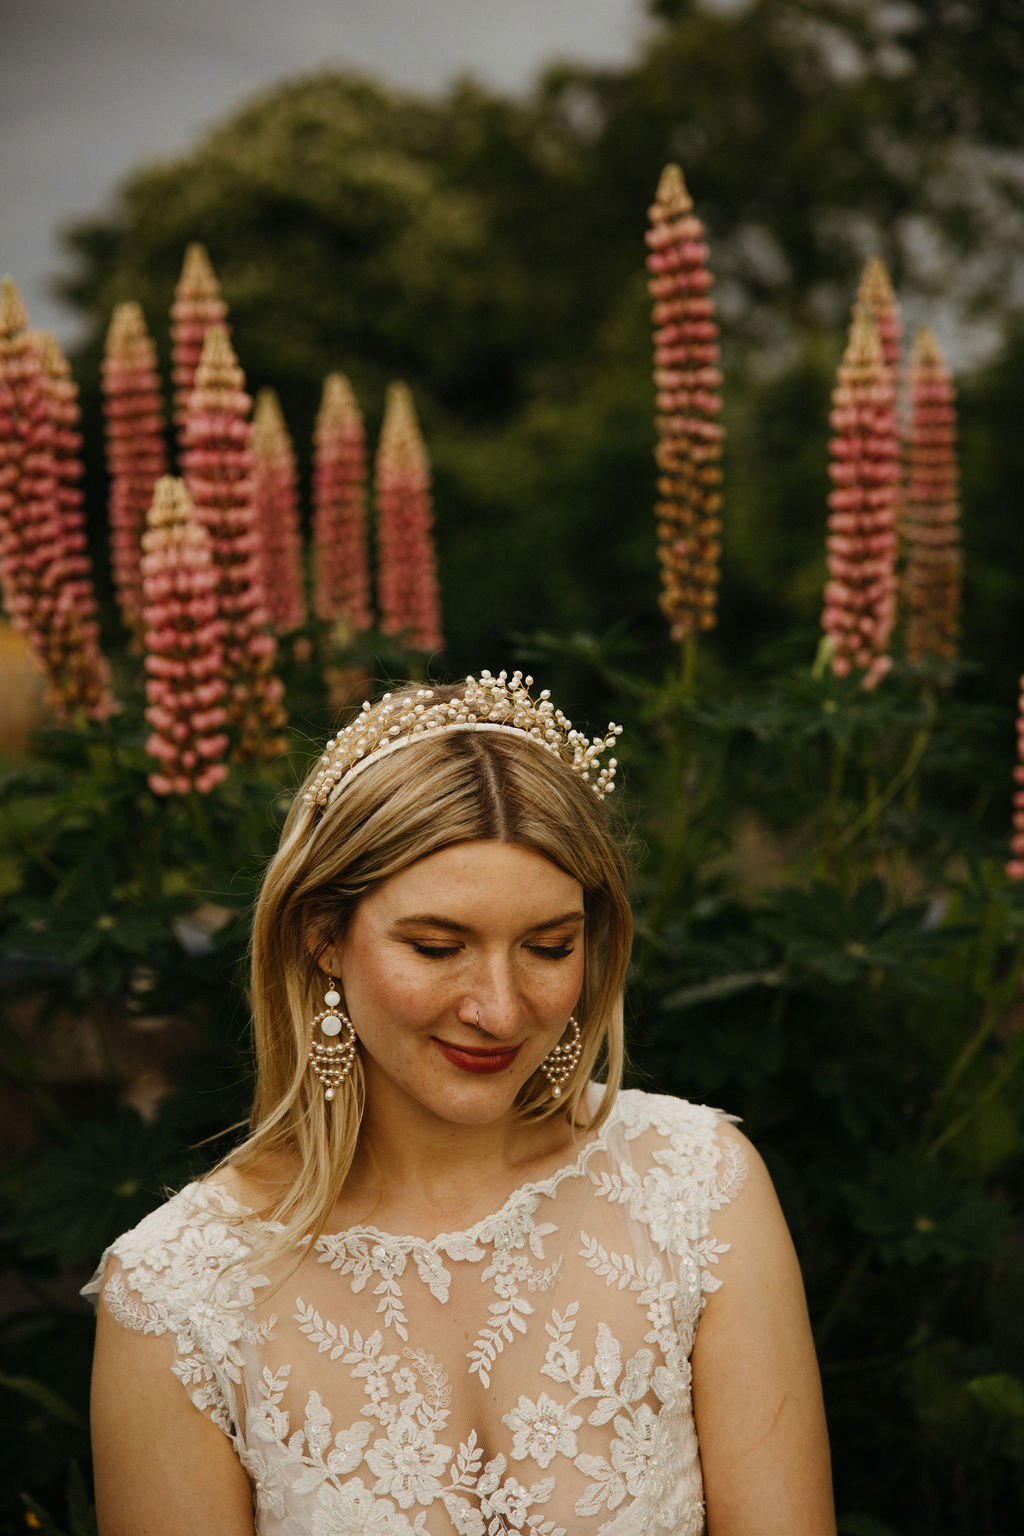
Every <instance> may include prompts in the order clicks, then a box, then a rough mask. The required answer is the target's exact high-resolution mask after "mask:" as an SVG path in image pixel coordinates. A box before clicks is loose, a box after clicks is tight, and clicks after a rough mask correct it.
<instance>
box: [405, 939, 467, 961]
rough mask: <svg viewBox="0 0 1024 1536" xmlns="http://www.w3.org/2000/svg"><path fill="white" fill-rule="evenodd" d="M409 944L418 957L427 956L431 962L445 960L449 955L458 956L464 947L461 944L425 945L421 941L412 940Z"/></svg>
mask: <svg viewBox="0 0 1024 1536" xmlns="http://www.w3.org/2000/svg"><path fill="white" fill-rule="evenodd" d="M409 943H410V944H411V945H412V947H413V949H414V950H415V951H416V953H417V954H418V955H427V956H429V957H430V959H431V960H444V959H445V958H447V956H449V955H457V954H458V952H459V950H460V949H461V947H462V946H461V945H460V944H424V943H423V941H422V940H420V939H410V940H409Z"/></svg>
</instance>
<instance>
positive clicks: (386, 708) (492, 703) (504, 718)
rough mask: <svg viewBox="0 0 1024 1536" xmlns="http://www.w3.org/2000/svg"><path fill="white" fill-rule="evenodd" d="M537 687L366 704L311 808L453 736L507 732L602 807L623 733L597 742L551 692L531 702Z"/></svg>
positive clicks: (500, 683) (468, 689) (521, 682)
mask: <svg viewBox="0 0 1024 1536" xmlns="http://www.w3.org/2000/svg"><path fill="white" fill-rule="evenodd" d="M532 686H533V678H532V677H524V676H523V674H522V673H521V672H513V673H512V676H511V677H509V675H508V673H507V672H499V673H498V675H497V677H494V676H492V674H491V673H490V672H481V673H480V677H479V679H477V678H475V677H467V678H466V681H465V684H464V686H463V688H462V692H461V693H460V695H459V696H458V697H456V698H452V699H446V698H443V697H438V694H437V692H436V691H435V690H434V689H433V688H418V689H417V690H416V692H415V693H402V694H399V695H397V696H393V695H392V694H390V693H386V694H384V696H383V698H381V699H380V700H379V701H378V702H377V703H376V704H371V703H369V701H367V702H365V703H364V704H363V706H362V708H361V710H360V711H359V714H358V715H357V716H356V718H355V719H354V720H353V721H352V723H351V724H350V725H346V726H345V727H344V728H343V729H342V730H340V731H339V732H338V734H337V735H336V736H332V737H331V739H330V741H329V742H328V743H327V746H326V747H325V749H324V755H323V757H322V758H321V759H320V767H319V770H318V772H317V774H316V777H315V778H314V779H313V782H312V784H311V785H310V787H309V788H308V789H307V790H306V792H305V794H304V795H303V799H304V801H305V803H306V804H307V805H308V806H310V807H312V808H316V807H320V808H323V807H324V806H327V805H329V804H330V802H331V800H332V799H333V798H334V796H335V795H336V794H338V793H339V792H340V791H341V790H342V789H344V788H345V786H346V784H351V782H352V780H353V779H354V778H356V777H357V775H359V774H360V773H362V772H363V770H364V768H369V766H370V765H371V763H375V762H376V761H377V760H378V758H381V757H386V756H387V755H388V754H389V753H391V752H398V751H399V750H400V749H401V748H402V747H407V746H409V745H410V744H411V743H413V742H416V741H426V740H428V739H429V738H431V737H434V736H442V735H445V734H446V733H447V732H449V731H509V732H511V733H512V734H514V735H516V736H522V737H524V738H525V739H526V740H527V741H532V742H536V744H537V746H538V747H542V748H543V749H544V751H545V752H551V753H552V754H553V755H554V756H555V757H557V758H559V759H560V760H561V761H562V762H563V763H565V765H566V767H567V768H571V769H572V771H573V773H575V774H577V775H578V776H579V777H580V778H581V779H582V780H583V782H584V784H586V785H588V786H589V787H590V788H591V789H592V790H593V791H594V793H595V795H597V796H598V797H599V798H600V799H602V800H603V799H604V797H605V795H608V794H611V792H612V790H613V789H614V787H615V785H614V783H613V782H612V781H613V780H614V778H615V769H616V766H617V763H616V760H615V758H614V757H610V758H609V759H608V761H607V763H605V764H603V765H602V764H599V762H598V759H599V758H600V757H601V756H602V754H603V753H605V752H607V751H608V750H609V749H610V748H611V747H613V746H614V745H615V738H616V737H617V736H619V735H620V734H621V732H622V726H621V725H614V724H609V726H608V734H607V735H606V736H595V737H594V738H593V740H591V738H590V737H589V736H584V735H583V733H582V732H581V731H577V730H574V729H573V725H572V721H571V720H567V719H566V717H565V715H563V714H562V711H561V710H560V709H556V708H555V706H554V705H553V704H552V702H551V695H550V691H549V690H548V689H547V688H544V689H543V690H542V691H541V692H540V693H539V694H538V695H537V698H536V699H533V698H531V697H530V689H531V687H532Z"/></svg>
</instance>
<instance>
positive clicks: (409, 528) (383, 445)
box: [376, 384, 444, 651]
mask: <svg viewBox="0 0 1024 1536" xmlns="http://www.w3.org/2000/svg"><path fill="white" fill-rule="evenodd" d="M376 489H377V594H378V606H379V608H380V627H381V629H382V631H383V632H384V634H386V635H401V636H403V637H404V640H405V643H406V644H407V645H409V646H411V647H413V648H414V649H415V650H420V651H437V650H440V649H441V647H442V646H443V644H444V641H443V639H442V638H441V614H440V599H439V594H438V587H437V574H436V570H435V557H434V538H433V512H432V508H431V502H430V465H429V462H428V459H427V450H426V447H425V445H424V442H423V436H422V434H421V432H420V428H419V423H418V421H417V420H416V410H415V407H414V405H413V403H412V395H411V394H410V393H409V390H408V389H407V387H406V386H405V385H404V384H392V385H390V387H389V388H388V393H387V401H386V403H385V406H384V421H383V424H382V425H381V429H380V443H379V445H378V448H377V473H376Z"/></svg>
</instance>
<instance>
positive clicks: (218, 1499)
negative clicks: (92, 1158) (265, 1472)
mask: <svg viewBox="0 0 1024 1536" xmlns="http://www.w3.org/2000/svg"><path fill="white" fill-rule="evenodd" d="M119 1267H120V1266H119V1261H118V1260H117V1259H114V1258H111V1259H110V1260H109V1261H108V1277H109V1276H110V1275H111V1274H116V1273H117V1272H118V1271H119ZM173 1366H174V1347H173V1342H172V1340H171V1338H170V1337H169V1336H168V1335H166V1334H165V1335H163V1336H155V1335H154V1334H152V1333H145V1332H141V1331H137V1330H134V1329H132V1328H125V1327H122V1326H121V1324H120V1323H119V1322H118V1321H116V1320H115V1318H114V1316H113V1315H112V1314H111V1313H110V1312H109V1311H108V1309H107V1308H106V1307H101V1308H100V1309H99V1315H98V1318H97V1329H96V1352H95V1357H94V1363H93V1376H92V1395H91V1406H90V1419H91V1425H92V1445H93V1464H94V1469H95V1479H96V1513H97V1519H98V1524H99V1531H100V1536H138V1533H139V1532H140V1531H145V1532H146V1533H147V1536H180V1532H181V1531H183V1530H190V1529H195V1528H196V1522H197V1520H200V1521H201V1523H202V1526H203V1528H204V1529H207V1530H216V1531H218V1532H219V1533H222V1536H252V1532H253V1520H252V1493H251V1489H250V1486H249V1480H248V1478H247V1476H246V1474H245V1471H244V1469H243V1468H242V1464H241V1462H240V1461H239V1459H238V1457H237V1456H236V1454H235V1451H234V1447H233V1446H232V1444H231V1441H230V1440H229V1439H228V1437H227V1435H225V1434H224V1433H223V1431H222V1430H220V1429H219V1428H218V1427H217V1426H216V1425H215V1424H213V1423H212V1422H211V1421H210V1419H209V1418H207V1417H206V1416H205V1415H204V1414H202V1413H200V1412H199V1410H198V1409H197V1408H196V1407H195V1406H194V1405H193V1403H192V1402H191V1401H190V1399H189V1397H188V1394H187V1392H186V1391H185V1390H184V1388H183V1386H182V1383H181V1381H180V1380H179V1378H178V1376H177V1375H176V1374H175V1373H174V1370H173ZM183 1468H188V1476H187V1478H183V1477H182V1469H183Z"/></svg>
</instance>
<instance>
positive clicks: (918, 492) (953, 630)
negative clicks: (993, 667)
mask: <svg viewBox="0 0 1024 1536" xmlns="http://www.w3.org/2000/svg"><path fill="white" fill-rule="evenodd" d="M909 375H910V378H909V391H910V424H909V435H908V443H907V459H908V469H909V478H908V484H907V501H906V510H905V515H904V520H903V535H904V545H905V565H904V571H903V610H904V616H905V626H906V627H905V632H904V648H905V650H906V655H907V659H908V660H909V661H921V660H923V659H924V658H925V657H926V656H935V657H939V658H940V659H941V660H945V661H951V660H953V659H954V658H955V656H956V653H957V635H958V633H959V629H960V578H961V560H960V503H959V475H958V471H957V460H956V396H955V393H954V390H953V381H952V379H951V377H950V373H949V369H948V368H947V367H946V364H945V361H944V359H943V356H942V352H941V350H940V348H939V344H938V342H937V341H936V339H935V337H934V335H933V334H932V332H931V331H930V330H929V329H928V328H927V326H924V327H922V328H921V330H920V331H918V333H917V336H916V338H915V341H914V347H913V351H912V352H911V355H910V369H909Z"/></svg>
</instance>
